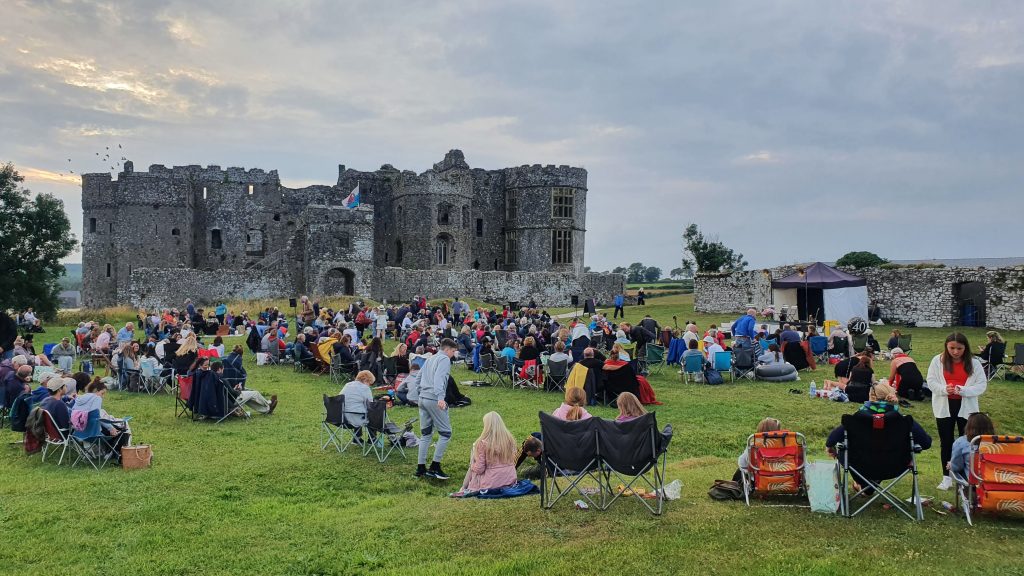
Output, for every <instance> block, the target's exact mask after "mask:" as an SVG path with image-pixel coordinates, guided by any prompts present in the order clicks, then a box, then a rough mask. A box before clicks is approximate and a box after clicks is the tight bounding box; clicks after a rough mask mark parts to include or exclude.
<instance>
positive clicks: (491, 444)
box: [451, 412, 517, 498]
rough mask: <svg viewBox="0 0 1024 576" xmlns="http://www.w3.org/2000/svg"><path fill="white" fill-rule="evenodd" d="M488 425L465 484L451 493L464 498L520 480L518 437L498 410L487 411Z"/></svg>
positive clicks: (475, 449)
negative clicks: (517, 475)
mask: <svg viewBox="0 0 1024 576" xmlns="http://www.w3.org/2000/svg"><path fill="white" fill-rule="evenodd" d="M483 420H484V429H483V432H481V433H480V437H479V438H477V439H476V442H474V443H473V454H472V456H470V460H469V470H467V471H466V478H465V479H464V480H463V481H462V488H460V489H459V491H458V492H455V493H453V494H451V496H452V497H453V498H461V497H463V496H466V495H467V494H470V493H474V492H479V491H481V490H494V489H498V488H504V487H506V486H511V485H513V484H515V483H516V481H517V478H516V466H515V464H516V439H515V437H514V436H512V433H511V432H509V431H508V428H506V427H505V421H504V420H502V419H501V415H499V414H498V413H497V412H488V413H487V414H484V419H483Z"/></svg>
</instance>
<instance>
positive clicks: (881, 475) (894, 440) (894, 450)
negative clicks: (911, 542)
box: [836, 412, 924, 520]
mask: <svg viewBox="0 0 1024 576" xmlns="http://www.w3.org/2000/svg"><path fill="white" fill-rule="evenodd" d="M842 422H843V429H844V437H843V441H842V442H841V443H839V444H837V445H836V450H837V451H838V452H839V455H840V456H839V467H840V469H841V470H842V474H841V477H840V481H839V482H840V485H839V493H840V502H839V505H840V509H841V511H842V514H843V516H846V517H847V518H852V517H854V516H856V515H857V514H860V513H861V512H862V511H863V510H864V509H866V508H867V507H868V506H870V505H871V504H872V503H873V502H875V501H876V500H878V499H879V498H882V499H884V501H885V502H887V503H888V504H889V505H890V506H892V507H893V508H895V509H896V510H899V511H900V512H902V513H903V514H904V515H905V516H906V517H907V518H910V519H911V520H914V519H916V520H924V511H923V510H922V508H921V495H920V492H919V490H918V484H917V474H918V473H917V457H916V455H917V454H919V453H920V452H921V447H920V446H918V445H917V444H915V443H914V437H913V434H912V432H911V429H912V427H913V425H914V419H913V417H911V416H909V415H903V414H900V413H899V412H889V413H886V414H867V415H865V414H862V413H856V414H846V415H844V416H843V420H842ZM908 474H909V475H910V477H911V480H912V485H913V490H912V492H911V500H910V501H911V502H913V504H912V506H913V507H914V514H911V511H910V509H909V506H910V505H907V503H906V502H904V501H903V500H902V499H901V498H899V497H898V496H896V495H895V494H893V489H894V488H895V486H896V484H897V483H898V482H899V481H900V480H902V479H903V478H904V477H906V476H907V475H908ZM851 476H853V478H854V479H855V480H856V481H857V483H858V484H860V486H861V488H860V490H858V491H857V492H856V493H855V494H854V495H853V496H852V497H851V495H850V492H849V490H850V488H851V487H852V484H853V482H852V480H851ZM886 481H888V483H886ZM871 491H873V492H874V494H870V495H869V494H868V493H869V492H871ZM862 494H863V495H865V496H868V499H867V501H866V502H864V504H862V505H861V506H860V508H858V509H857V510H851V508H850V500H852V499H853V498H856V497H858V496H860V495H862Z"/></svg>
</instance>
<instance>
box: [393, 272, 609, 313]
mask: <svg viewBox="0 0 1024 576" xmlns="http://www.w3.org/2000/svg"><path fill="white" fill-rule="evenodd" d="M624 288H625V279H624V277H623V276H622V275H621V274H600V273H593V272H588V273H584V274H579V275H573V274H561V273H558V272H494V271H477V270H458V271H455V270H405V269H402V268H384V269H382V270H377V271H376V281H375V288H374V298H375V299H377V300H387V301H389V302H398V301H405V300H408V299H410V298H412V297H413V296H416V295H425V296H427V297H428V298H451V297H453V296H458V297H460V298H476V299H479V300H484V301H487V302H495V303H504V302H508V301H518V302H522V303H524V304H525V303H526V302H528V301H529V300H530V299H531V298H533V299H535V300H536V301H537V303H538V304H539V305H541V306H571V305H572V296H574V295H575V296H578V297H579V298H580V300H579V302H580V305H581V306H582V302H583V300H584V299H586V298H596V299H597V300H598V301H600V302H604V303H606V304H607V303H608V302H611V301H612V298H613V297H614V296H615V294H618V293H620V292H622V291H623V290H624Z"/></svg>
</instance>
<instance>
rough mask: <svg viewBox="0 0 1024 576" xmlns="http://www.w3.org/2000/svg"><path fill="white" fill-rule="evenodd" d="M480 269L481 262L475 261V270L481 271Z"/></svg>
mask: <svg viewBox="0 0 1024 576" xmlns="http://www.w3.org/2000/svg"><path fill="white" fill-rule="evenodd" d="M479 269H480V261H479V260H473V270H479Z"/></svg>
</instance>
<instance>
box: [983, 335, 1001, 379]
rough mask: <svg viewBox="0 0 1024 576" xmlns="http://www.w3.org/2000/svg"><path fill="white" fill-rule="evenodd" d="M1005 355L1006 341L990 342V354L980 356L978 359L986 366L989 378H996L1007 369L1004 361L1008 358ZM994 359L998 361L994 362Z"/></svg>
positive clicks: (986, 373) (986, 374)
mask: <svg viewBox="0 0 1024 576" xmlns="http://www.w3.org/2000/svg"><path fill="white" fill-rule="evenodd" d="M1005 356H1006V342H992V343H991V344H990V348H989V353H988V356H987V357H981V356H979V357H978V359H979V360H981V364H982V366H984V367H985V376H986V377H987V378H988V379H989V380H995V379H996V378H997V377H999V376H1000V375H1002V374H1003V373H1004V372H1005V371H1006V369H1005V368H1003V363H1004V362H1005V360H1006V358H1005ZM993 359H995V360H997V361H996V362H995V363H993Z"/></svg>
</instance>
